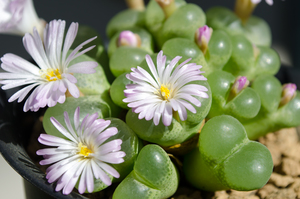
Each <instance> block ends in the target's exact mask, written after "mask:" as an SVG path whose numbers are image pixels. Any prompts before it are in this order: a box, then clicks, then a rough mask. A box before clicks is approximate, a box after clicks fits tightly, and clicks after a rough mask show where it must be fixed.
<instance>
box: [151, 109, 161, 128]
mask: <svg viewBox="0 0 300 199" xmlns="http://www.w3.org/2000/svg"><path fill="white" fill-rule="evenodd" d="M160 106H161V105H158V106H157V107H156V110H155V111H154V116H153V123H154V124H155V126H157V125H158V124H159V121H160V118H161V113H160V112H159V109H160Z"/></svg>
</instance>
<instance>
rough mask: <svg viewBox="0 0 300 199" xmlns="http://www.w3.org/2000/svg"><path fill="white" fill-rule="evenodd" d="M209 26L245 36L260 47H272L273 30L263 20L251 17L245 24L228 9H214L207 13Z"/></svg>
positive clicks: (230, 33)
mask: <svg viewBox="0 0 300 199" xmlns="http://www.w3.org/2000/svg"><path fill="white" fill-rule="evenodd" d="M206 17H207V25H208V26H210V27H212V28H213V29H214V30H219V29H220V30H224V31H226V32H227V33H228V34H229V35H244V36H245V37H247V39H249V40H250V41H251V43H253V44H255V45H260V46H267V47H269V46H270V45H271V39H272V35H271V30H270V27H269V25H268V24H267V23H266V22H265V21H264V20H263V19H261V18H258V17H255V16H251V17H250V18H249V19H248V21H247V22H246V23H245V24H242V21H241V19H240V18H238V16H237V15H236V14H235V13H233V12H232V11H231V10H229V9H228V8H224V7H213V8H210V9H209V10H208V11H207V12H206Z"/></svg>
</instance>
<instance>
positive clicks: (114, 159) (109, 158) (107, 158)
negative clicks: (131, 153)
mask: <svg viewBox="0 0 300 199" xmlns="http://www.w3.org/2000/svg"><path fill="white" fill-rule="evenodd" d="M125 155H126V153H124V152H123V151H118V152H112V153H108V154H105V155H101V156H97V158H98V159H99V160H100V161H103V162H107V163H111V164H120V163H122V162H124V159H123V157H124V156H125Z"/></svg>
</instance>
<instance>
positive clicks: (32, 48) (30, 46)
mask: <svg viewBox="0 0 300 199" xmlns="http://www.w3.org/2000/svg"><path fill="white" fill-rule="evenodd" d="M23 45H24V47H25V49H26V51H27V52H28V53H29V54H30V56H31V57H32V58H33V59H34V61H35V62H36V63H37V64H38V66H39V67H40V68H41V69H47V68H48V67H49V66H48V64H47V63H46V62H45V61H44V59H43V56H42V55H41V52H39V50H38V47H37V46H36V44H35V42H34V39H33V37H32V35H31V34H29V33H26V34H25V36H24V37H23Z"/></svg>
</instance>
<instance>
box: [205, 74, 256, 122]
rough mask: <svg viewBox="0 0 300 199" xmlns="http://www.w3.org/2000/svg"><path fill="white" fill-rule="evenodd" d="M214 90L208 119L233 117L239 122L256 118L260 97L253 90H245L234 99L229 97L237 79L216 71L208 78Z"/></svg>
mask: <svg viewBox="0 0 300 199" xmlns="http://www.w3.org/2000/svg"><path fill="white" fill-rule="evenodd" d="M207 81H208V83H209V85H210V87H211V90H212V106H211V109H210V111H209V114H208V118H212V117H215V116H218V115H224V114H226V115H231V116H233V117H235V118H237V119H238V120H240V121H242V120H246V119H250V118H253V117H255V116H256V115H257V114H258V112H259V110H260V104H261V103H260V97H259V95H258V94H257V92H256V91H254V90H253V89H252V88H249V87H247V88H245V89H243V90H242V91H241V92H240V93H238V94H237V95H236V96H235V97H234V98H233V99H231V100H228V96H229V93H230V90H231V87H232V85H233V83H234V82H235V77H234V76H233V75H232V74H230V73H228V72H225V71H215V72H213V73H211V74H210V75H209V76H208V77H207Z"/></svg>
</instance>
